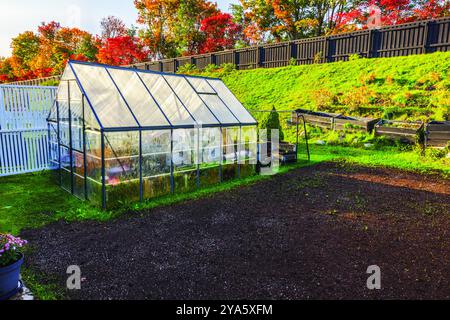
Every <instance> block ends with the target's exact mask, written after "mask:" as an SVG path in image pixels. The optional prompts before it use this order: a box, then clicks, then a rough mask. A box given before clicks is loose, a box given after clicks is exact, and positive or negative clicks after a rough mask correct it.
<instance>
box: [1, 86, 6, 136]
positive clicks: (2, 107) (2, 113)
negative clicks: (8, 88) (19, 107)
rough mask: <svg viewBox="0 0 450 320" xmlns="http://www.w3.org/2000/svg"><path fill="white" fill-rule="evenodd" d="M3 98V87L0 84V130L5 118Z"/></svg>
mask: <svg viewBox="0 0 450 320" xmlns="http://www.w3.org/2000/svg"><path fill="white" fill-rule="evenodd" d="M4 100H5V98H4V95H3V88H2V87H1V86H0V130H2V129H3V122H4V120H5V115H6V110H5V101H4Z"/></svg>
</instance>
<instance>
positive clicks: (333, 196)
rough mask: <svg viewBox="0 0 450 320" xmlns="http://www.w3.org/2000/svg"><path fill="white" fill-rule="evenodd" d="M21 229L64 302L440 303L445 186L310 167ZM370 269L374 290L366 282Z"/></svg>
mask: <svg viewBox="0 0 450 320" xmlns="http://www.w3.org/2000/svg"><path fill="white" fill-rule="evenodd" d="M22 236H23V237H25V238H27V239H29V240H30V242H31V243H32V244H33V245H34V246H35V250H34V252H33V253H32V255H31V256H29V257H28V265H29V266H31V267H32V268H33V269H34V270H36V271H39V272H42V273H43V274H45V275H46V276H48V277H56V279H58V281H59V283H60V285H61V286H65V282H66V279H67V275H66V269H67V267H68V266H69V265H79V266H80V267H81V270H82V277H83V283H82V289H81V290H79V291H70V292H67V297H68V298H72V299H412V298H418V299H422V298H429V299H438V298H447V299H448V298H450V182H449V180H445V179H443V178H441V177H438V176H429V175H420V174H414V173H407V172H403V171H398V170H390V169H381V168H365V167H358V166H349V165H343V164H320V165H317V166H313V167H309V168H303V169H298V170H294V171H291V172H290V173H288V174H285V175H280V176H276V177H273V178H272V179H269V180H266V181H263V182H259V183H257V184H255V185H252V186H248V187H243V188H239V189H236V190H234V191H231V192H227V193H221V194H217V195H214V196H212V197H210V198H205V199H201V200H193V201H188V202H185V203H182V204H178V205H174V206H170V207H162V208H158V209H154V210H151V211H150V212H143V213H142V214H138V215H136V214H130V215H128V216H125V217H122V218H120V219H118V220H115V221H110V222H107V223H99V222H83V223H71V224H67V223H65V222H59V223H55V224H52V225H49V226H47V227H45V228H43V229H39V230H28V231H25V232H23V233H22ZM370 265H378V266H379V267H380V268H381V271H382V280H381V281H382V289H381V290H375V291H370V290H368V289H367V288H366V281H367V278H368V276H369V275H368V274H366V270H367V267H368V266H370Z"/></svg>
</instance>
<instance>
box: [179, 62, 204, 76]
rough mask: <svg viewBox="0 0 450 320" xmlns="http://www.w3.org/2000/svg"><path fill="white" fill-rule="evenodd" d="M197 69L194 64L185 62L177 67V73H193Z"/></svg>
mask: <svg viewBox="0 0 450 320" xmlns="http://www.w3.org/2000/svg"><path fill="white" fill-rule="evenodd" d="M198 72H199V70H198V68H197V66H196V65H195V64H192V63H186V64H185V65H182V66H181V67H179V68H178V71H177V73H179V74H194V73H198Z"/></svg>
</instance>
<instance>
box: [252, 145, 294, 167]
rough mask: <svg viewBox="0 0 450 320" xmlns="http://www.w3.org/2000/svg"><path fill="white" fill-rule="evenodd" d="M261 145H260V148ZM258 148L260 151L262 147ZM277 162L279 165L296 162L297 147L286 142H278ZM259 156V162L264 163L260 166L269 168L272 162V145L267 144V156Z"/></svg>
mask: <svg viewBox="0 0 450 320" xmlns="http://www.w3.org/2000/svg"><path fill="white" fill-rule="evenodd" d="M262 145H263V144H261V146H262ZM261 146H260V150H262V147H261ZM279 148H280V149H279V156H280V158H279V160H280V163H281V164H286V163H294V162H296V161H297V147H296V145H295V144H291V143H288V142H283V141H282V142H280V145H279ZM265 156H266V157H265V158H263V157H264V155H263V154H262V153H261V154H260V161H261V162H262V163H264V164H263V165H262V166H263V167H265V166H270V165H271V162H272V143H271V142H267V155H265Z"/></svg>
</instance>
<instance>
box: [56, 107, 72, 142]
mask: <svg viewBox="0 0 450 320" xmlns="http://www.w3.org/2000/svg"><path fill="white" fill-rule="evenodd" d="M58 107H59V140H60V143H61V144H63V145H65V146H67V147H69V146H70V123H69V103H68V102H67V101H61V102H59V103H58Z"/></svg>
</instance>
